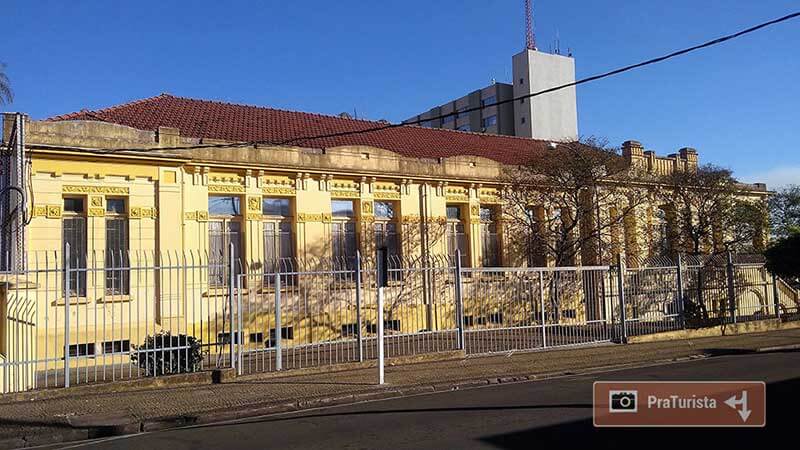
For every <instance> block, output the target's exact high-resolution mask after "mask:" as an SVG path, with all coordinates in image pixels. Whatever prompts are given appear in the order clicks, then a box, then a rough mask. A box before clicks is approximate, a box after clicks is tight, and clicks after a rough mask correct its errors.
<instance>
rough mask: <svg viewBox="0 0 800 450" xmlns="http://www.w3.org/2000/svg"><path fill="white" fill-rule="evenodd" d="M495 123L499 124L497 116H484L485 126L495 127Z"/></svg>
mask: <svg viewBox="0 0 800 450" xmlns="http://www.w3.org/2000/svg"><path fill="white" fill-rule="evenodd" d="M495 125H497V116H489V117H484V118H483V127H484V128H488V127H493V126H495Z"/></svg>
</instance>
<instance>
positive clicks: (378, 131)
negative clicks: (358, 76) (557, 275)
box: [0, 94, 766, 385]
mask: <svg viewBox="0 0 800 450" xmlns="http://www.w3.org/2000/svg"><path fill="white" fill-rule="evenodd" d="M9 117H11V116H9ZM9 122H10V120H7V121H6V123H4V129H5V130H6V132H7V131H8V130H9V129H10V126H11V124H10V123H9ZM320 136H321V137H320ZM24 147H25V151H26V153H27V155H28V160H29V161H30V163H29V164H30V170H29V182H30V183H29V184H30V188H29V190H28V197H27V198H28V202H29V205H28V208H29V212H30V223H29V224H28V225H27V227H26V238H25V239H26V242H25V250H26V252H25V254H26V258H25V261H26V264H27V267H28V270H27V271H25V272H24V276H21V275H20V274H19V273H16V274H15V273H9V274H4V277H3V278H2V279H1V280H0V287H1V288H2V295H0V311H2V312H3V314H4V315H5V317H7V318H13V319H14V320H0V325H3V326H4V327H5V328H4V329H3V330H0V336H2V337H3V339H2V340H0V362H3V361H2V359H4V358H5V359H8V360H9V361H14V360H21V359H25V358H24V357H25V355H20V354H17V353H15V352H27V353H26V354H33V355H35V356H36V358H30V357H28V358H27V360H32V359H36V360H37V361H43V362H40V363H38V364H39V365H42V364H44V365H45V367H44V369H43V368H42V367H39V366H36V367H33V366H30V365H28V366H24V367H23V366H19V365H17V366H13V368H15V369H20V367H22V368H23V369H25V370H22V369H20V370H21V371H17V372H14V373H15V374H16V375H13V376H12V377H10V378H9V377H8V376H7V375H6V376H5V378H4V380H6V381H5V382H8V381H7V380H9V379H11V381H12V382H14V383H21V384H22V385H31V383H32V382H31V380H30V379H28V378H30V377H34V376H39V377H41V376H46V374H48V373H49V372H48V370H49V369H48V368H47V362H48V361H62V360H64V358H65V356H74V357H75V358H76V360H77V361H78V362H71V363H69V364H67V365H68V366H70V365H71V366H70V367H74V368H75V370H76V375H77V376H81V373H82V372H81V371H80V364H81V361H86V358H94V357H95V356H97V355H108V358H110V359H111V360H113V359H114V358H115V357H116V356H115V355H117V354H126V353H128V352H129V350H130V346H131V345H132V343H133V344H135V343H140V342H142V340H143V339H144V337H145V336H150V335H153V334H154V333H156V332H158V330H164V329H173V330H175V329H178V330H183V331H181V332H185V333H187V334H192V335H194V336H197V337H198V338H199V339H201V340H202V341H203V342H214V343H216V344H215V345H218V346H224V343H225V342H232V340H234V339H243V338H240V337H237V338H234V337H233V336H231V334H230V333H231V331H230V327H229V326H228V328H226V325H225V323H226V320H228V319H226V317H227V316H226V313H225V311H228V308H231V307H232V306H231V305H232V304H231V303H228V302H230V301H232V297H231V292H232V291H231V286H232V284H231V283H233V282H234V279H235V278H236V277H239V276H245V277H249V278H246V281H245V283H244V284H241V283H240V284H237V285H239V286H245V287H247V288H248V290H247V291H246V292H245V291H242V292H241V293H242V294H245V295H255V294H259V295H260V294H261V293H270V292H272V291H269V290H267V289H266V288H264V287H259V288H258V289H256V288H255V287H254V286H256V285H258V286H261V285H262V284H263V283H264V282H265V281H264V280H269V279H270V278H269V274H274V273H275V272H276V271H279V270H280V271H285V270H287V269H286V268H287V267H289V268H290V269H291V267H293V266H292V265H293V264H299V263H298V262H306V261H317V262H320V261H323V262H324V261H328V262H332V263H331V264H329V266H332V267H334V268H335V267H340V268H341V267H343V268H345V269H350V268H352V267H353V265H354V264H355V262H354V260H355V257H356V254H357V252H358V253H360V255H361V257H362V259H363V260H365V261H370V260H372V259H374V255H375V251H376V248H378V247H382V246H385V247H387V248H388V250H389V253H390V254H392V256H393V257H394V258H396V259H398V260H399V259H415V258H417V259H418V258H420V257H421V256H423V255H444V256H446V257H449V258H450V259H452V258H454V257H455V256H456V254H459V253H460V255H461V258H462V259H461V264H462V266H464V267H492V266H517V265H522V264H525V263H526V261H530V259H526V257H525V255H519V254H515V253H514V252H513V251H512V248H513V246H511V245H508V244H509V243H510V242H511V241H512V240H513V239H514V236H511V235H510V234H509V232H508V228H507V227H506V224H505V221H504V215H505V214H504V204H503V195H502V190H503V185H502V183H501V182H500V178H501V174H502V173H503V168H504V167H505V166H506V165H509V164H518V163H521V162H522V161H524V160H525V158H526V157H528V156H529V155H531V154H533V153H536V152H546V151H548V148H549V143H548V142H546V141H541V140H534V139H527V138H519V137H508V136H492V135H482V134H477V133H461V132H454V131H450V130H442V129H428V128H423V127H416V126H404V127H395V128H386V127H385V126H384V124H382V123H379V122H368V121H362V120H352V119H345V118H338V117H328V116H320V115H315V114H308V113H298V112H291V111H281V110H273V109H268V108H259V107H253V106H244V105H233V104H226V103H218V102H210V101H203V100H194V99H187V98H181V97H174V96H171V95H167V94H162V95H159V96H157V97H152V98H148V99H144V100H140V101H136V102H132V103H128V104H124V105H119V106H115V107H111V108H107V109H104V110H99V111H82V112H78V113H74V114H68V115H65V116H58V117H55V118H52V119H48V120H42V121H34V120H30V119H26V120H25V135H24ZM623 157H624V158H625V159H626V161H627V162H628V164H632V165H637V166H639V167H642V168H644V169H645V170H647V171H649V172H652V173H669V172H670V171H674V170H692V168H694V167H696V166H697V154H696V152H694V151H690V150H689V149H684V150H682V151H681V152H679V153H678V154H675V155H671V156H668V157H659V156H656V155H655V154H654V153H653V152H648V151H645V150H644V149H643V148H642V146H641V145H640V144H638V143H636V142H633V141H631V142H628V143H626V145H625V146H624V149H623ZM750 194H751V195H752V196H753V197H754V198H763V197H764V196H765V195H766V188H765V186H763V185H753V186H752V189H751V192H750ZM659 204H660V203H658V202H655V201H654V203H653V204H652V205H647V206H643V207H642V208H641V211H638V212H637V213H636V215H635V217H632V218H631V220H626V221H625V227H624V228H625V229H624V230H618V234H619V237H618V239H617V241H618V244H619V245H618V247H617V250H619V251H624V252H626V253H629V254H631V255H641V256H646V255H648V254H650V253H656V252H657V251H658V249H657V246H656V244H655V243H657V242H659V241H660V240H661V239H663V236H662V235H661V234H659V233H660V230H663V229H664V226H663V224H662V223H661V222H659V220H661V219H663V217H662V216H660V215H659V214H658V210H659ZM604 213H608V212H604ZM590 259H591V258H590ZM539 260H540V261H541V262H542V263H543V264H546V263H547V262H548V261H547V259H546V258H540V259H539ZM576 263H577V264H580V261H576ZM65 267H67V268H68V269H69V270H68V271H66V272H65V271H64V269H65ZM137 268H143V269H137ZM63 273H68V276H63V277H62V276H61V275H62V274H63ZM340 281H341V282H348V280H347V279H345V280H340ZM317 288H319V289H325V286H322V285H320V286H319V287H312V289H317ZM318 294H319V295H320V296H319V298H320V299H325V300H324V301H328V300H329V299H330V295H328V294H326V293H325V292H322V291H320V292H319V293H318ZM270 295H271V294H270ZM189 299H191V301H188V300H189ZM320 301H323V300H320ZM324 308H330V311H331V314H333V312H332V311H336V309H335V308H336V306H335V305H333V304H331V305H330V306H325V307H324ZM326 311H327V310H326ZM326 314H327V313H326ZM414 314H419V313H416V312H415V313H414ZM426 314H427V313H426ZM209 317H212V319H208V318H209ZM0 319H1V318H0ZM431 320H432V319H431ZM212 322H213V324H214V326H211V325H209V324H210V323H212ZM11 323H13V324H14V325H13V326H9V325H7V324H11ZM198 323H199V324H203V325H202V326H196V325H195V324H198ZM398 323H399V322H398ZM26 324H27V325H26ZM31 324H32V325H31ZM340 325H341V324H339V325H336V326H337V327H338V326H340ZM350 325H351V324H349V322H348V323H346V324H344V325H341V326H342V327H347V326H350ZM248 326H250V328H249V329H250V330H251V333H250V334H251V335H250V339H251V341H252V340H253V339H255V340H256V341H258V342H268V341H269V338H268V337H264V333H268V332H270V330H269V329H267V328H269V326H267V327H266V328H264V329H259V328H257V327H256V325H255V324H245V327H248ZM398 326H399V325H398ZM450 326H452V325H450ZM196 327H199V328H198V329H195V328H196ZM262 328H263V327H262ZM65 329H71V334H69V336H65ZM256 329H259V330H260V331H253V330H256ZM348 329H349V328H348ZM429 329H430V328H429ZM342 330H345V328H342ZM412 331H417V330H412ZM280 332H281V333H284V331H283V330H282V331H280ZM285 332H286V333H287V336H288V335H290V334H291V333H295V332H294V331H290V330H288V329H287V330H286V331H285ZM329 332H331V331H330V329H327V331H325V330H318V329H316V328H313V327H312V328H309V330H308V333H316V334H315V336H317V337H319V333H329ZM337 332H339V331H337ZM344 332H345V331H341V333H344ZM226 333H228V334H227V335H226ZM258 333H261V334H260V335H259V334H258ZM272 333H275V330H274V329H273V330H272ZM259 336H260V337H259ZM294 336H296V337H297V338H298V339H299V337H300V336H302V335H301V334H300V331H297V334H296V335H294ZM323 336H324V334H323ZM259 339H260V341H259ZM24 343H28V344H26V345H22V344H24ZM220 348H222V347H220ZM218 351H219V352H220V354H221V352H222V350H218ZM80 358H84V359H80ZM104 360H105V359H104ZM58 364H66V363H60V362H59V363H58ZM7 367H12V366H11V365H8V366H7ZM104 367H105V366H104ZM108 367H112V369H113V367H116V366H114V365H113V364H111V365H110V366H108ZM128 367H129V366H128ZM34 369H35V370H34ZM68 369H69V367H68ZM4 370H5V369H4ZM8 370H11V369H8ZM37 371H38V372H37ZM67 372H68V371H67ZM36 373H38V375H36ZM88 373H89V372H88V371H87V372H85V373H84V375H86V376H87V377H88ZM94 373H95V376H97V370H96V366H95V372H94ZM42 374H45V375H42ZM0 375H2V374H0ZM14 377H16V378H14ZM20 377H21V378H22V379H21V378H20Z"/></svg>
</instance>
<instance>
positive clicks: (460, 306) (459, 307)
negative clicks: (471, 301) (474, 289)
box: [455, 249, 466, 350]
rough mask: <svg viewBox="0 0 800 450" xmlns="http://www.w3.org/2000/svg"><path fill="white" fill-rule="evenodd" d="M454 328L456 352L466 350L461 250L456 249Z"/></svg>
mask: <svg viewBox="0 0 800 450" xmlns="http://www.w3.org/2000/svg"><path fill="white" fill-rule="evenodd" d="M455 275H456V277H455V284H456V286H455V287H456V326H457V327H458V328H457V330H458V347H457V348H458V350H466V348H465V342H464V292H463V291H462V288H463V285H462V282H461V250H459V249H456V274H455Z"/></svg>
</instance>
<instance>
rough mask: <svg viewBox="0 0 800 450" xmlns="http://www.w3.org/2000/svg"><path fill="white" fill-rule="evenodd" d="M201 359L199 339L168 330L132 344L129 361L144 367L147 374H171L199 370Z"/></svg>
mask: <svg viewBox="0 0 800 450" xmlns="http://www.w3.org/2000/svg"><path fill="white" fill-rule="evenodd" d="M202 359H203V355H202V352H201V351H200V341H198V340H197V338H195V337H194V336H188V335H185V334H176V335H172V334H170V332H169V331H166V332H160V333H158V334H156V335H154V336H147V338H145V341H144V343H143V344H142V345H139V346H134V347H133V350H132V352H131V362H133V363H134V364H137V365H138V366H139V367H140V368H142V369H144V371H145V373H146V374H147V376H155V375H171V374H176V373H188V372H196V371H198V370H200V362H201V361H202Z"/></svg>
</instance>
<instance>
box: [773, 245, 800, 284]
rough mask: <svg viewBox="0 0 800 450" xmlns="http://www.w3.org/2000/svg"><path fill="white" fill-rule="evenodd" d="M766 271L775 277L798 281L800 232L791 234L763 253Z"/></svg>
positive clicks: (799, 272) (799, 271)
mask: <svg viewBox="0 0 800 450" xmlns="http://www.w3.org/2000/svg"><path fill="white" fill-rule="evenodd" d="M765 256H766V257H767V269H768V270H769V271H770V272H772V273H774V274H775V275H778V276H781V277H784V278H787V279H789V280H792V281H793V282H794V284H795V285H796V284H798V281H800V232H795V233H792V234H790V235H788V236H786V237H784V238H781V239H780V240H778V241H776V242H775V243H774V244H773V245H771V246H770V247H769V248H768V249H767V251H766V252H765Z"/></svg>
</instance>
